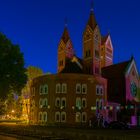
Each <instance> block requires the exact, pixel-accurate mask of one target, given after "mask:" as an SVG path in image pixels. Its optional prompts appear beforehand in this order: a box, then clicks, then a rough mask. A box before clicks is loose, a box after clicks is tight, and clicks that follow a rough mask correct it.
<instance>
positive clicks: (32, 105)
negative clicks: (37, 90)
mask: <svg viewBox="0 0 140 140" xmlns="http://www.w3.org/2000/svg"><path fill="white" fill-rule="evenodd" d="M34 107H35V101H34V100H32V102H31V108H34Z"/></svg>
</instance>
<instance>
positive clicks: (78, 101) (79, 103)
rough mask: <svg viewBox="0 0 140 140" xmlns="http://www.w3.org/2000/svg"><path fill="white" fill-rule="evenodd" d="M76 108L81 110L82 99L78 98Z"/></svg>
mask: <svg viewBox="0 0 140 140" xmlns="http://www.w3.org/2000/svg"><path fill="white" fill-rule="evenodd" d="M76 107H77V109H79V110H80V109H81V98H79V97H78V98H76Z"/></svg>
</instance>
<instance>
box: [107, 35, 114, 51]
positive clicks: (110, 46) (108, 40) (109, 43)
mask: <svg viewBox="0 0 140 140" xmlns="http://www.w3.org/2000/svg"><path fill="white" fill-rule="evenodd" d="M105 44H106V45H107V46H108V47H109V48H110V49H112V50H113V45H112V41H111V37H110V35H109V36H108V38H107V40H106V43H105Z"/></svg>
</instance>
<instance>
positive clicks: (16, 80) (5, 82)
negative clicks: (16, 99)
mask: <svg viewBox="0 0 140 140" xmlns="http://www.w3.org/2000/svg"><path fill="white" fill-rule="evenodd" d="M26 81H27V75H26V69H25V68H24V58H23V53H21V52H20V48H19V46H18V45H14V44H12V42H11V41H10V40H9V39H8V38H7V37H6V36H5V35H3V34H2V33H0V98H5V97H7V95H8V94H9V93H11V92H16V93H17V94H19V93H20V91H21V89H22V88H23V87H24V85H25V84H26Z"/></svg>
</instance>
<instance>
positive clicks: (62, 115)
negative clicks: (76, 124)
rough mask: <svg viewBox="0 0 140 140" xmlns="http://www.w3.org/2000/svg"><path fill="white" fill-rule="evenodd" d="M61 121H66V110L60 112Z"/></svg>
mask: <svg viewBox="0 0 140 140" xmlns="http://www.w3.org/2000/svg"><path fill="white" fill-rule="evenodd" d="M61 122H66V112H61Z"/></svg>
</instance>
